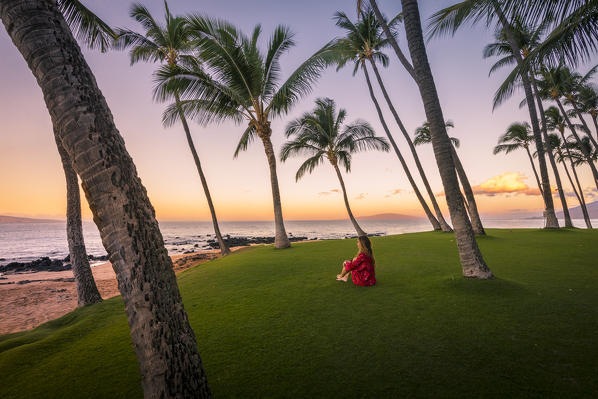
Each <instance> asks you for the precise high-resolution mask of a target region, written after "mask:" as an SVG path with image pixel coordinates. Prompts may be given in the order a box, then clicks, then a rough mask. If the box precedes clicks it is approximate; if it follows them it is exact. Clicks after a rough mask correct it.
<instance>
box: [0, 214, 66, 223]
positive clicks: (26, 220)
mask: <svg viewBox="0 0 598 399" xmlns="http://www.w3.org/2000/svg"><path fill="white" fill-rule="evenodd" d="M56 222H60V220H52V219H32V218H18V217H14V216H3V215H0V223H56Z"/></svg>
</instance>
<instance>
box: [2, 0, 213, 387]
mask: <svg viewBox="0 0 598 399" xmlns="http://www.w3.org/2000/svg"><path fill="white" fill-rule="evenodd" d="M0 18H1V19H2V22H3V24H4V26H5V27H6V30H7V32H8V34H9V36H10V37H11V39H12V41H13V43H14V44H15V46H16V47H17V49H18V50H19V51H20V53H21V54H22V56H23V58H24V59H25V61H26V62H27V64H28V66H29V68H30V69H31V71H32V73H33V75H34V76H35V78H36V79H37V82H38V85H39V86H40V88H41V89H42V93H43V96H44V100H45V103H46V106H47V108H48V111H49V113H50V117H51V119H52V123H53V125H54V126H55V127H56V135H57V137H56V139H57V141H59V142H61V143H62V145H63V146H64V149H65V150H66V152H67V153H68V155H69V158H70V159H71V160H72V162H73V169H74V170H75V172H76V173H77V174H78V175H79V176H80V177H81V181H82V186H83V190H84V192H85V196H86V198H87V201H88V203H89V207H90V209H91V211H92V212H93V216H94V222H95V223H96V225H97V226H98V230H99V232H100V236H101V238H102V243H103V244H104V247H105V248H106V250H107V251H108V255H109V258H110V262H111V263H112V267H113V268H114V271H115V272H116V276H117V279H118V287H119V289H120V292H121V294H122V297H123V300H124V304H125V311H126V313H127V318H128V322H129V327H130V332H131V340H132V344H133V349H134V350H135V353H136V355H137V360H138V363H139V370H140V374H141V383H142V386H143V391H144V395H145V397H146V398H175V397H176V398H198V397H201V398H209V397H210V396H211V393H210V389H209V386H208V383H207V379H206V374H205V372H204V370H203V366H202V362H201V358H200V356H199V352H198V350H197V342H196V340H195V334H194V333H193V330H192V329H191V326H190V325H189V320H188V317H187V313H186V312H185V309H184V307H183V303H182V299H181V295H180V293H179V290H178V286H177V280H176V276H175V274H174V270H173V266H172V260H171V259H170V257H169V256H168V252H167V251H166V248H165V247H164V240H163V238H162V234H161V233H160V229H159V226H158V222H157V221H156V217H155V212H154V208H153V207H152V205H151V203H150V201H149V198H148V196H147V192H146V190H145V187H143V185H142V183H141V180H140V179H139V177H138V175H137V171H136V169H135V165H134V164H133V160H132V159H131V157H130V155H129V154H128V152H127V150H126V148H125V144H124V140H123V138H122V136H121V135H120V133H119V132H118V130H117V129H116V126H115V124H114V119H113V116H112V113H111V112H110V109H109V108H108V105H107V103H106V100H105V99H104V97H103V95H102V93H101V91H100V89H99V88H98V86H97V84H96V80H95V77H94V76H93V73H92V72H91V69H90V68H89V66H88V65H87V63H86V62H85V59H84V57H83V54H82V53H81V50H80V49H79V46H78V45H77V42H76V41H75V39H74V38H73V35H72V33H71V31H70V29H69V27H68V25H67V23H66V22H65V20H64V18H63V16H62V14H61V13H60V12H59V11H58V8H57V5H56V2H55V1H53V0H2V1H1V2H0Z"/></svg>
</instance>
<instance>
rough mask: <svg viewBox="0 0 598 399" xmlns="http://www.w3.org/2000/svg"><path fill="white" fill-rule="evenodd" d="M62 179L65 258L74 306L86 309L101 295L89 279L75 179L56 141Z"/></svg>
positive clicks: (77, 185) (91, 275)
mask: <svg viewBox="0 0 598 399" xmlns="http://www.w3.org/2000/svg"><path fill="white" fill-rule="evenodd" d="M55 137H56V135H55ZM56 146H57V147H58V153H59V154H60V160H61V161H62V168H63V169H64V177H65V179H66V238H67V241H68V245H69V255H70V258H71V265H72V267H73V275H74V276H75V284H76V286H77V305H78V306H86V305H93V304H94V303H98V302H102V296H101V295H100V292H99V291H98V287H97V286H96V282H95V280H94V279H93V273H92V272H91V266H90V265H89V258H88V257H87V251H86V250H85V241H84V240H83V226H82V225H81V198H80V195H79V179H78V178H77V173H75V171H74V170H73V165H72V163H71V160H70V158H69V156H68V154H67V152H66V151H65V150H64V148H63V147H62V143H60V142H59V141H56Z"/></svg>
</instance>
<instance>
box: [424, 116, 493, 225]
mask: <svg viewBox="0 0 598 399" xmlns="http://www.w3.org/2000/svg"><path fill="white" fill-rule="evenodd" d="M445 126H446V128H447V129H448V128H452V127H455V125H454V124H453V122H451V121H447V122H446V123H445ZM450 140H451V143H452V144H453V151H452V156H453V160H454V161H455V170H456V171H457V176H458V177H459V180H460V181H461V186H462V187H463V191H464V192H465V197H464V200H465V206H466V207H467V212H468V213H469V219H470V220H471V225H472V227H473V231H474V233H475V234H476V235H486V231H484V226H483V225H482V220H481V219H480V214H479V213H478V205H477V203H476V200H475V195H474V194H473V189H472V188H471V184H469V179H468V178H467V174H466V173H465V169H464V168H463V164H462V163H461V160H460V159H459V155H458V154H457V151H456V150H455V148H459V145H460V142H459V139H457V138H455V137H450ZM431 142H432V136H430V124H429V123H428V122H427V121H426V122H424V123H423V125H422V126H420V127H418V128H417V129H415V137H414V139H413V143H414V144H415V145H422V144H429V143H431Z"/></svg>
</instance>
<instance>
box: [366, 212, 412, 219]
mask: <svg viewBox="0 0 598 399" xmlns="http://www.w3.org/2000/svg"><path fill="white" fill-rule="evenodd" d="M357 219H359V220H413V219H421V218H420V217H418V216H411V215H402V214H400V213H379V214H377V215H371V216H360V217H358V218H357Z"/></svg>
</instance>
